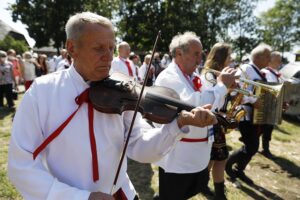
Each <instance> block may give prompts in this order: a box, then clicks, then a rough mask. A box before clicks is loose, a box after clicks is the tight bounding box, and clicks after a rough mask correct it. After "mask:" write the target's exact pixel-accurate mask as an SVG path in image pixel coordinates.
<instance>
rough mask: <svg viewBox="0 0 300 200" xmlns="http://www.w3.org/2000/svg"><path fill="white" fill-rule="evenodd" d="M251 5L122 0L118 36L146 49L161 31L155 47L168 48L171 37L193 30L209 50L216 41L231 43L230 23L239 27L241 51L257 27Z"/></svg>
mask: <svg viewBox="0 0 300 200" xmlns="http://www.w3.org/2000/svg"><path fill="white" fill-rule="evenodd" d="M253 6H254V3H251V1H247V0H187V1H180V0H162V1H155V2H153V1H152V0H141V1H134V0H125V1H122V4H121V6H120V11H119V15H120V21H119V23H118V27H119V32H118V35H119V37H120V38H121V39H123V40H125V41H127V42H129V44H130V45H131V46H132V47H133V50H139V51H147V50H149V48H151V47H152V45H153V41H154V39H155V37H156V33H157V31H158V30H162V42H161V44H159V46H158V49H159V50H161V51H168V45H169V44H170V42H171V40H172V37H173V36H175V35H176V34H177V33H179V32H180V33H183V32H185V31H193V32H195V33H196V34H197V35H199V36H200V37H201V41H202V44H203V47H204V49H210V48H211V47H212V46H213V45H214V44H215V43H216V42H217V41H220V40H221V41H227V42H230V41H229V38H230V37H229V34H228V32H229V31H228V29H229V26H230V27H234V28H235V29H238V33H237V35H238V36H240V37H241V39H240V42H239V43H236V45H237V46H238V47H239V49H240V52H241V54H242V53H244V52H245V51H247V50H248V48H249V46H251V44H249V43H248V42H253V41H252V40H250V37H251V36H252V35H253V34H252V32H255V30H256V29H255V20H254V19H253V18H254V16H253V14H252V9H253ZM236 9H238V10H240V12H239V13H236V12H235V10H236ZM247 20H248V21H249V22H246V21H247ZM243 38H245V39H243ZM243 42H246V43H243ZM254 43H255V42H254ZM251 47H252V46H251Z"/></svg>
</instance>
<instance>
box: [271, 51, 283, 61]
mask: <svg viewBox="0 0 300 200" xmlns="http://www.w3.org/2000/svg"><path fill="white" fill-rule="evenodd" d="M276 57H280V58H281V53H280V52H279V51H273V52H271V59H272V58H276Z"/></svg>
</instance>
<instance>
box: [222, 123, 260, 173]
mask: <svg viewBox="0 0 300 200" xmlns="http://www.w3.org/2000/svg"><path fill="white" fill-rule="evenodd" d="M239 130H240V132H241V135H242V141H243V142H244V145H243V146H242V147H241V148H240V149H238V150H236V151H235V152H233V153H232V154H231V155H230V156H229V158H228V161H227V165H231V166H232V165H233V164H234V163H236V164H237V169H238V170H242V171H243V170H244V169H245V168H246V166H247V165H248V163H249V162H250V160H251V158H252V156H254V155H255V154H256V152H257V151H258V147H259V135H260V131H259V126H257V125H254V124H253V123H252V122H251V121H242V122H240V123H239Z"/></svg>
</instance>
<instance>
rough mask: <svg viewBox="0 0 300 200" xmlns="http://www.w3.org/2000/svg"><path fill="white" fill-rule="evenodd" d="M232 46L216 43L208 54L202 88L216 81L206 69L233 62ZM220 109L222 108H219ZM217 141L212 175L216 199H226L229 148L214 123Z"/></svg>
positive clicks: (214, 146) (212, 74) (210, 86)
mask: <svg viewBox="0 0 300 200" xmlns="http://www.w3.org/2000/svg"><path fill="white" fill-rule="evenodd" d="M231 61H232V59H231V47H230V45H229V44H226V43H216V44H215V45H214V46H213V47H212V49H211V51H210V53H209V54H208V56H207V60H206V62H205V65H204V70H202V75H201V82H202V89H203V90H205V89H209V88H212V87H214V85H215V83H216V82H217V81H216V78H217V76H216V74H214V73H212V72H207V70H206V69H213V70H217V71H222V69H223V68H225V67H227V66H229V64H230V63H231ZM219 110H220V108H219ZM213 130H214V136H215V141H214V143H213V145H212V150H211V158H210V163H209V165H208V168H209V169H212V176H213V181H214V187H215V199H218V200H225V199H227V198H226V195H225V189H224V188H225V186H224V170H225V165H226V160H227V158H228V154H229V153H228V149H227V146H226V139H225V132H224V131H223V130H222V128H221V127H220V126H218V125H214V127H213Z"/></svg>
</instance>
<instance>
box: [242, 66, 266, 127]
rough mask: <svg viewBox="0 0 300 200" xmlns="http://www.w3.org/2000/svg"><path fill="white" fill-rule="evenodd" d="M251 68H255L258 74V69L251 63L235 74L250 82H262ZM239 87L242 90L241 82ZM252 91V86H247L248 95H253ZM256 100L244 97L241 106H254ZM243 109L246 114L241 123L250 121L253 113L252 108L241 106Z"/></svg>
mask: <svg viewBox="0 0 300 200" xmlns="http://www.w3.org/2000/svg"><path fill="white" fill-rule="evenodd" d="M253 67H255V68H256V69H257V70H258V72H259V71H260V69H259V68H258V67H257V66H256V65H255V64H254V63H252V62H251V63H249V64H244V65H242V66H241V67H240V68H239V69H238V71H237V72H236V75H239V76H240V77H241V78H244V79H249V80H252V81H254V80H262V78H261V76H259V74H258V73H257V72H256V71H255V69H254V68H253ZM240 87H241V88H243V87H244V83H242V82H241V83H240ZM253 89H254V88H253V86H252V85H248V87H247V88H246V90H248V91H250V93H253ZM256 100H257V98H256V97H251V96H244V97H243V101H242V104H248V103H250V104H254V103H255V102H256ZM243 108H244V109H245V110H246V112H247V113H246V116H245V117H244V118H242V119H241V121H250V120H252V113H253V109H252V107H250V106H246V105H243Z"/></svg>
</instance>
